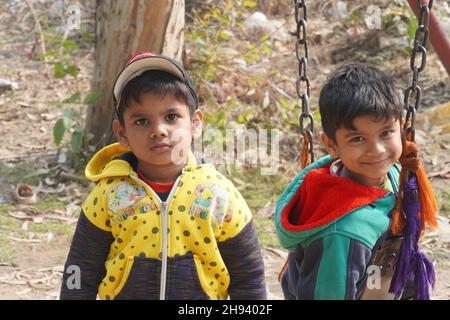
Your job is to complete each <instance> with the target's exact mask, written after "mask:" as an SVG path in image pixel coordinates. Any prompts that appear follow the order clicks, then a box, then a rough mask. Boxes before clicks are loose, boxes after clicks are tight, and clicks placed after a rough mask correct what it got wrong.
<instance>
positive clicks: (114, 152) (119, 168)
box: [85, 143, 197, 182]
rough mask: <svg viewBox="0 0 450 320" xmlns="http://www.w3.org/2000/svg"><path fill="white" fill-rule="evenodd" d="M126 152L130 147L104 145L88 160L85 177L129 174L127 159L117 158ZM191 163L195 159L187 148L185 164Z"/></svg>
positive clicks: (131, 169) (129, 168)
mask: <svg viewBox="0 0 450 320" xmlns="http://www.w3.org/2000/svg"><path fill="white" fill-rule="evenodd" d="M127 152H131V149H130V148H129V147H123V146H121V145H120V144H119V143H114V144H110V145H108V146H106V147H104V148H103V149H101V150H100V151H98V152H97V153H96V154H95V155H94V156H93V157H92V159H91V160H90V161H89V162H88V164H87V166H86V170H85V174H86V177H87V178H88V179H89V180H92V181H95V182H96V181H99V180H101V179H104V178H111V177H118V176H128V175H130V174H131V173H132V171H133V167H132V166H131V165H130V163H129V162H128V161H126V160H124V159H120V158H119V157H120V156H121V155H122V154H124V153H127ZM191 165H193V166H195V165H197V161H196V160H195V157H194V155H193V153H192V151H191V150H189V151H188V160H187V164H186V166H191Z"/></svg>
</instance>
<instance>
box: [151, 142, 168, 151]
mask: <svg viewBox="0 0 450 320" xmlns="http://www.w3.org/2000/svg"><path fill="white" fill-rule="evenodd" d="M171 148H172V146H171V145H170V144H167V143H156V144H154V145H152V146H151V147H150V150H151V151H155V152H165V151H167V150H169V149H171Z"/></svg>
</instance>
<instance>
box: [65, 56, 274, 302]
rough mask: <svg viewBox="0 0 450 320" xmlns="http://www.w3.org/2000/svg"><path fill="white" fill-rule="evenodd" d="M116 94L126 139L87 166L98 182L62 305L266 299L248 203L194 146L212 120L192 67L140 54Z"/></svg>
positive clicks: (120, 134) (118, 124) (118, 125)
mask: <svg viewBox="0 0 450 320" xmlns="http://www.w3.org/2000/svg"><path fill="white" fill-rule="evenodd" d="M114 98H115V110H116V113H117V118H118V119H117V120H114V122H113V124H112V127H113V131H114V133H115V135H116V138H117V140H118V142H119V143H116V144H112V145H110V146H107V147H105V148H103V149H102V150H100V151H99V152H98V153H97V154H96V155H95V156H94V157H93V158H92V159H91V161H90V162H89V164H88V165H87V168H86V175H87V177H88V178H89V179H91V180H92V181H95V182H96V183H97V185H96V187H95V188H94V190H93V191H92V192H91V193H90V195H89V196H88V197H87V199H86V201H85V202H84V203H83V206H82V212H81V215H80V219H79V221H78V225H77V229H76V231H75V235H74V238H73V241H72V245H71V248H70V252H69V256H68V258H67V262H66V265H65V272H64V277H63V283H62V288H61V299H95V297H96V296H97V294H98V295H99V296H100V298H101V299H184V300H193V299H227V298H231V299H265V298H266V289H265V283H264V265H263V260H262V255H261V250H260V247H259V243H258V239H257V237H256V234H255V228H254V226H253V222H252V216H251V212H250V210H249V208H248V206H247V204H246V202H245V200H244V199H243V197H242V196H241V194H240V193H239V191H238V190H237V189H236V188H235V187H234V185H233V184H232V183H231V182H230V181H229V180H228V179H226V178H225V177H224V176H223V175H221V174H220V173H219V172H217V171H216V170H215V169H214V167H213V166H212V165H211V164H197V162H196V160H195V158H194V156H193V154H192V152H191V150H190V146H191V143H192V139H193V138H194V137H195V136H197V135H199V134H201V128H202V121H203V114H202V112H201V111H200V110H198V101H197V95H196V93H195V91H194V89H193V86H192V82H191V80H190V78H189V76H188V74H187V73H186V71H185V70H184V69H183V67H182V66H181V65H180V64H178V63H177V62H176V61H175V60H173V59H170V58H168V57H165V56H162V55H156V54H153V53H143V54H139V55H136V56H135V57H133V58H132V59H131V60H130V61H129V62H128V63H127V64H126V66H125V68H124V69H123V70H122V72H121V73H120V74H119V76H118V78H117V80H116V82H115V85H114ZM73 266H76V267H77V268H78V269H73ZM71 270H79V273H80V276H81V280H80V281H79V284H80V285H76V284H77V283H76V282H73V281H72V280H73V278H74V277H75V276H76V274H72V272H71Z"/></svg>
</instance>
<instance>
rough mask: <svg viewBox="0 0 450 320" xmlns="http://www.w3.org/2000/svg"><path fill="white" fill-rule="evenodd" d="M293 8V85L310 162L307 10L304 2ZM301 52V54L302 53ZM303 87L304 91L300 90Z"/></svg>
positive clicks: (299, 0)
mask: <svg viewBox="0 0 450 320" xmlns="http://www.w3.org/2000/svg"><path fill="white" fill-rule="evenodd" d="M294 8H295V12H294V15H295V22H296V23H297V33H296V35H297V39H296V42H295V54H296V56H297V60H298V63H299V64H298V79H297V81H296V83H295V85H296V90H297V96H298V98H299V99H300V100H301V102H302V113H301V114H300V119H299V122H300V132H301V134H302V135H303V136H304V137H305V134H306V135H307V136H308V138H309V153H310V157H311V162H313V161H314V150H313V133H314V118H313V116H312V114H311V112H310V110H309V96H310V94H311V87H310V81H309V77H308V41H307V35H308V33H307V28H306V26H307V20H308V10H307V7H306V1H305V0H294ZM302 51H303V52H302ZM302 83H303V84H304V85H303V86H304V87H306V90H304V89H303V90H302ZM305 120H309V124H308V125H307V127H305Z"/></svg>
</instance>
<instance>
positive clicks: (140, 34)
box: [86, 0, 185, 149]
mask: <svg viewBox="0 0 450 320" xmlns="http://www.w3.org/2000/svg"><path fill="white" fill-rule="evenodd" d="M184 10H185V4H184V0H97V5H96V46H95V66H94V75H93V81H92V85H91V87H92V90H93V91H99V92H101V93H102V96H101V97H100V98H99V99H97V101H95V102H94V104H93V105H91V106H89V109H88V114H87V124H86V131H87V132H88V133H90V134H92V138H91V139H90V140H89V145H94V146H95V147H96V149H98V148H101V147H103V146H105V145H107V144H108V143H110V142H111V141H112V140H113V135H112V133H111V122H112V120H113V118H114V115H115V112H114V105H113V95H112V91H113V85H114V80H115V79H116V77H117V76H118V74H119V72H120V71H121V69H122V68H123V66H124V65H125V63H126V61H127V60H128V59H129V58H131V57H132V56H133V55H134V54H136V53H138V52H144V51H151V52H155V53H163V54H165V55H167V56H169V57H173V58H176V59H177V60H179V61H180V60H181V55H182V48H183V38H184Z"/></svg>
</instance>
